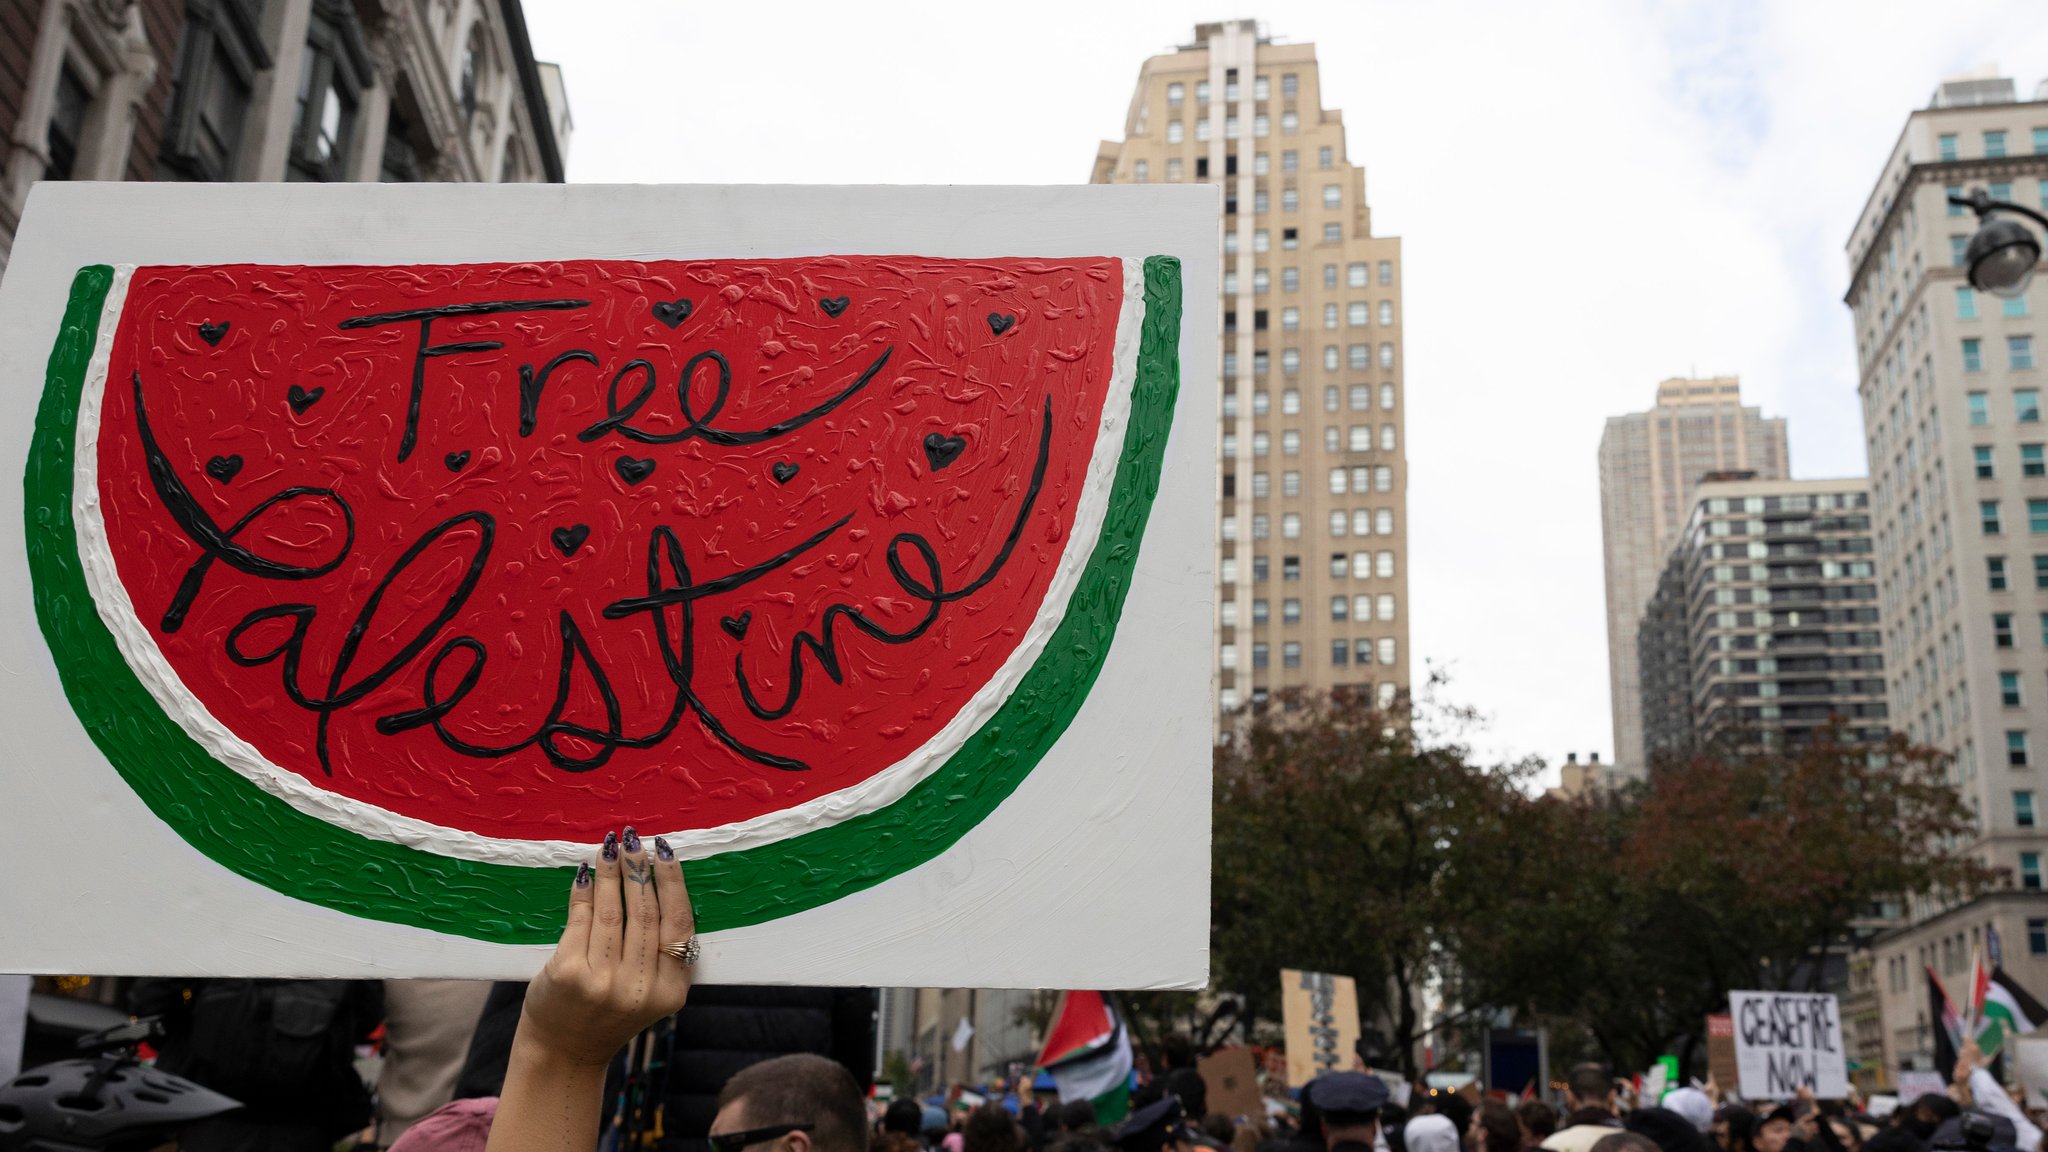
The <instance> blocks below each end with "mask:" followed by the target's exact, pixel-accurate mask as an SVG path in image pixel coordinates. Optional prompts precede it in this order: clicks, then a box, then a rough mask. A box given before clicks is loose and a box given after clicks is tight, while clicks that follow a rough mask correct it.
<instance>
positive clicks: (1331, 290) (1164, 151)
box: [1091, 20, 1654, 735]
mask: <svg viewBox="0 0 2048 1152" xmlns="http://www.w3.org/2000/svg"><path fill="white" fill-rule="evenodd" d="M1091 178H1092V180H1093V182H1095V183H1098V184H1122V183H1145V182H1148V181H1150V182H1166V183H1181V182H1197V183H1211V184H1220V185H1222V189H1223V230H1222V236H1221V239H1220V252H1219V255H1220V257H1221V259H1222V262H1223V276H1222V287H1223V291H1222V301H1221V311H1222V314H1223V319H1222V324H1221V331H1222V333H1223V337H1222V347H1221V348H1220V349H1219V350H1218V351H1219V354H1220V356H1221V368H1222V371H1221V372H1220V374H1219V375H1220V377H1221V380H1222V390H1223V394H1222V404H1221V412H1222V416H1221V419H1222V427H1221V429H1220V431H1221V433H1222V435H1221V436H1220V438H1219V439H1220V442H1221V451H1220V453H1219V455H1220V457H1221V460H1220V467H1219V468H1218V469H1217V484H1218V489H1217V529H1218V531H1217V536H1218V539H1219V541H1220V543H1219V548H1220V553H1219V555H1218V557H1217V565H1216V570H1217V579H1218V582H1219V588H1218V594H1217V615H1216V661H1217V672H1218V675H1217V681H1216V683H1217V701H1216V703H1217V706H1218V709H1219V713H1218V714H1219V716H1220V717H1221V718H1222V720H1221V725H1222V729H1221V732H1219V735H1226V734H1227V733H1228V732H1229V731H1230V729H1231V727H1232V723H1233V721H1232V719H1231V717H1232V714H1233V713H1235V712H1236V711H1237V710H1238V709H1239V708H1241V707H1243V706H1246V705H1262V704H1264V703H1265V702H1266V701H1268V700H1269V699H1274V698H1278V699H1280V700H1283V701H1285V700H1287V699H1290V698H1292V697H1293V696H1295V695H1297V694H1300V695H1305V694H1307V693H1309V692H1326V691H1329V690H1331V689H1334V688H1340V687H1341V688H1348V689H1352V690H1360V689H1362V690H1366V691H1369V692H1371V693H1373V695H1374V697H1375V698H1376V699H1377V700H1378V701H1380V702H1381V703H1382V704H1392V703H1394V702H1395V701H1396V700H1397V699H1399V698H1401V697H1402V696H1403V694H1405V692H1406V691H1407V689H1408V685H1409V675H1408V596H1407V592H1408V517H1407V502H1406V494H1407V488H1408V469H1407V466H1406V463H1405V458H1404V457H1403V455H1402V453H1403V441H1404V438H1405V437H1404V429H1403V427H1402V412H1403V411H1404V410H1405V407H1406V405H1405V399H1406V397H1405V393H1404V391H1403V382H1402V368H1403V348H1402V343H1401V319H1402V317H1401V242H1400V240H1398V239H1396V238H1393V237H1387V236H1375V235H1373V232H1372V217H1371V213H1370V212H1369V210H1368V209H1367V207H1366V202H1365V170H1364V169H1363V168H1360V167H1358V166H1357V165H1354V164H1352V163H1351V162H1350V161H1349V159H1348V158H1347V156H1346V154H1345V148H1344V120H1343V117H1342V115H1341V114H1340V113H1338V112H1336V111H1333V110H1330V109H1326V108H1324V107H1323V104H1322V86H1321V83H1320V77H1319V75H1318V72H1317V68H1316V54H1315V46H1314V45H1312V44H1274V43H1271V42H1270V41H1268V40H1267V39H1265V38H1264V37H1262V36H1260V35H1259V30H1258V25H1257V23H1256V22H1255V21H1251V20H1233V21H1226V22H1223V23H1218V24H1203V25H1199V26H1198V27H1196V29H1195V39H1194V42H1193V43H1191V44H1187V45H1184V46H1183V47H1181V48H1180V50H1179V51H1176V52H1172V53H1169V54H1167V55H1164V56H1154V57H1152V58H1151V59H1149V60H1147V61H1146V62H1145V65H1144V67H1143V68H1142V69H1140V71H1139V76H1138V88H1137V92H1136V93H1135V94H1134V95H1133V96H1132V97H1131V107H1130V112H1129V114H1128V116H1127V118H1126V120H1125V124H1124V139H1123V140H1122V141H1121V142H1118V141H1105V142H1104V143H1103V145H1102V147H1101V149H1100V151H1099V152H1098V153H1097V154H1096V159H1095V170H1094V173H1093V175H1092V177H1091ZM1653 579H1654V577H1653ZM1646 598H1647V595H1646Z"/></svg>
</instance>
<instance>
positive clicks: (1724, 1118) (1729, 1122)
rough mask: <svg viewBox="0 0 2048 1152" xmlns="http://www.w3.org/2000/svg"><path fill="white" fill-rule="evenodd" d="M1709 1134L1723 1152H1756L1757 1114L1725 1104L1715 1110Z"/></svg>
mask: <svg viewBox="0 0 2048 1152" xmlns="http://www.w3.org/2000/svg"><path fill="white" fill-rule="evenodd" d="M1708 1134H1709V1135H1711V1136H1712V1137H1713V1140H1714V1145H1715V1146H1716V1147H1718V1148H1720V1149H1721V1152H1756V1113H1754V1112H1751V1111H1750V1110H1749V1109H1747V1108H1744V1107H1743V1106H1742V1105H1740V1104H1723V1105H1721V1107H1719V1108H1717V1109H1715V1110H1714V1121H1713V1126H1712V1127H1711V1128H1709V1129H1708Z"/></svg>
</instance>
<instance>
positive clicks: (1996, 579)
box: [1984, 556, 2005, 592]
mask: <svg viewBox="0 0 2048 1152" xmlns="http://www.w3.org/2000/svg"><path fill="white" fill-rule="evenodd" d="M1984 579H1985V583H1986V584H1988V585H1989V586H1990V588H1991V590H1992V591H1993V592H2003V591H2005V557H2003V556H1986V557H1985V558H1984Z"/></svg>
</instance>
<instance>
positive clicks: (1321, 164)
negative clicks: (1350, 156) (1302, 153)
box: [1316, 145, 1337, 168]
mask: <svg viewBox="0 0 2048 1152" xmlns="http://www.w3.org/2000/svg"><path fill="white" fill-rule="evenodd" d="M1336 163H1337V154H1336V153H1335V152H1333V151H1331V149H1330V148H1329V146H1328V145H1325V146H1323V147H1321V148H1318V149H1316V167H1318V168H1330V167H1334V166H1335V165H1336Z"/></svg>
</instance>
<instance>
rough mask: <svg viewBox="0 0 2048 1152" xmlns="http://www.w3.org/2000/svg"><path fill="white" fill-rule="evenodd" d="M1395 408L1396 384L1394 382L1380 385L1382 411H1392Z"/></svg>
mask: <svg viewBox="0 0 2048 1152" xmlns="http://www.w3.org/2000/svg"><path fill="white" fill-rule="evenodd" d="M1393 410H1394V386H1393V385H1392V384H1382V385H1380V411H1382V412H1392V411H1393Z"/></svg>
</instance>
